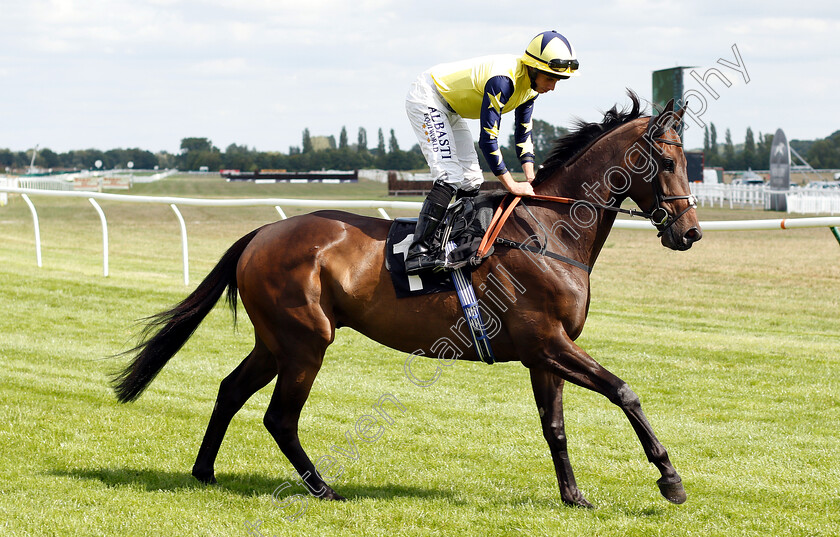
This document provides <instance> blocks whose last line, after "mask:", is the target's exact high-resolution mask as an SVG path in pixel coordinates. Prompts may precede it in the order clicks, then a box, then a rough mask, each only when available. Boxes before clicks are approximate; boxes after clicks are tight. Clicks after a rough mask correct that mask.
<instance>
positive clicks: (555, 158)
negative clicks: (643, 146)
mask: <svg viewBox="0 0 840 537" xmlns="http://www.w3.org/2000/svg"><path fill="white" fill-rule="evenodd" d="M627 95H628V96H629V97H630V100H631V101H632V103H633V105H632V108H631V109H630V110H626V109H621V110H619V109H618V105H617V104H616V105H615V106H613V107H612V108H610V109H609V110H607V112H606V113H605V114H604V119H603V120H602V121H601V122H600V123H587V122H585V121H583V120H582V119H577V120H576V121H575V128H574V129H573V130H572V131H571V132H569V134H566V135H565V136H562V137H560V138H558V139H557V140H556V141H555V142H554V147H553V148H552V150H551V152H550V153H549V154H548V157H546V159H545V162H543V165H542V167H541V168H540V169H539V171H538V172H537V178H536V180H534V183H533V184H534V185H538V184H539V183H541V182H543V181H545V180H546V179H547V178H549V177H551V175H552V174H553V173H554V172H555V171H556V170H557V169H558V168H560V167H562V166H565V165H566V164H568V163H569V162H570V161H571V160H572V159H574V157H575V156H576V155H577V154H578V153H580V151H581V150H583V149H584V148H586V147H587V146H589V144H591V143H592V142H593V141H595V140H596V139H598V138H600V137H601V136H603V135H605V134H607V133H608V132H610V131H612V130H614V129H616V128H617V127H620V126H621V125H624V124H625V123H629V122H630V121H633V120H634V119H638V118H640V117H642V112H643V110H642V107H641V103H640V101H639V96H638V95H636V93H635V92H634V91H633V90H631V89H628V90H627Z"/></svg>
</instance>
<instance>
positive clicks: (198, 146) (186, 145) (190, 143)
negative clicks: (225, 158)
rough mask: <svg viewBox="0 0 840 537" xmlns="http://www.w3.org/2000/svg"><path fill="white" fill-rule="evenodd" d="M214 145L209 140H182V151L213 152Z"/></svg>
mask: <svg viewBox="0 0 840 537" xmlns="http://www.w3.org/2000/svg"><path fill="white" fill-rule="evenodd" d="M212 150H213V143H212V142H211V141H210V140H209V139H208V138H181V151H182V152H184V153H187V152H189V151H212Z"/></svg>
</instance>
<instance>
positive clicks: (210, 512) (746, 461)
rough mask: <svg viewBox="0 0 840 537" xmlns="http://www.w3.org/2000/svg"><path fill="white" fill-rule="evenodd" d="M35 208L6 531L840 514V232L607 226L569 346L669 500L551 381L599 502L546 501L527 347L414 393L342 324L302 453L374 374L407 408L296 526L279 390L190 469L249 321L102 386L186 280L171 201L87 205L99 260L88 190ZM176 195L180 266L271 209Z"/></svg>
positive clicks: (582, 528) (400, 529)
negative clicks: (209, 481)
mask: <svg viewBox="0 0 840 537" xmlns="http://www.w3.org/2000/svg"><path fill="white" fill-rule="evenodd" d="M134 193H138V194H140V193H142V194H149V195H184V196H198V195H204V196H210V197H220V196H229V195H230V196H242V197H252V196H272V197H345V198H380V199H385V193H384V186H382V185H376V184H372V183H360V184H357V185H329V186H327V185H323V186H318V187H314V186H312V185H227V184H225V183H223V182H221V181H218V180H211V179H206V178H202V179H198V178H172V179H169V180H166V181H162V182H159V183H154V184H151V185H138V187H137V188H136V189H135V190H134ZM33 201H34V202H35V204H36V206H37V207H38V208H39V214H40V216H41V228H42V235H43V242H44V244H43V249H44V267H43V268H42V269H38V268H37V267H36V266H35V254H34V239H33V230H32V223H31V219H30V216H29V212H28V209H27V208H26V206H25V204H24V203H23V202H22V201H21V200H20V199H19V198H13V199H12V200H11V203H10V205H9V206H7V207H0V260H2V263H0V304H2V310H0V334H2V343H0V401H2V404H0V453H2V457H0V534H2V535H121V536H124V535H207V536H222V535H247V531H246V526H245V523H246V522H255V521H257V520H261V521H263V524H262V527H261V530H262V532H263V534H265V535H274V534H276V535H290V536H291V535H302V534H312V535H365V536H368V535H383V536H384V535H389V536H390V535H417V536H420V535H602V536H614V535H628V536H629V535H633V536H635V535H668V536H672V535H703V536H705V535H721V536H724V535H725V536H730V535H755V536H764V535H802V536H805V535H826V536H828V535H836V534H837V531H838V527H840V515H838V514H837V513H838V512H839V511H840V485H838V483H840V467H838V464H837V460H838V457H840V438H838V434H837V424H838V422H840V374H838V368H840V364H839V363H838V362H840V359H838V357H840V329H838V326H837V314H836V312H837V311H838V307H840V298H838V297H840V271H838V270H837V266H838V261H840V247H838V245H837V243H836V242H835V240H834V238H833V237H832V235H831V233H830V232H829V231H828V230H825V229H815V230H795V231H786V232H769V231H768V232H708V233H707V234H706V237H705V238H704V240H703V241H702V242H700V243H698V244H697V245H696V246H695V247H694V248H693V249H692V250H690V251H689V252H683V253H677V252H671V251H668V250H665V249H663V248H662V247H661V246H659V244H658V241H657V239H656V238H655V236H654V233H644V232H637V231H623V230H615V231H614V232H613V234H612V235H611V237H610V239H609V241H608V243H607V245H606V247H605V249H604V251H603V253H602V255H601V258H600V259H599V261H598V264H597V265H596V268H595V271H594V273H593V300H592V308H591V314H590V318H589V321H588V322H587V325H586V329H585V330H584V333H583V336H582V337H581V339H580V343H581V345H582V346H583V347H584V348H585V349H587V350H588V351H589V352H590V353H591V354H592V355H593V356H595V357H596V359H598V360H599V361H600V362H601V363H602V364H603V365H605V366H606V367H607V368H609V369H610V370H612V371H613V372H614V373H616V374H617V375H619V376H620V377H622V378H623V379H625V380H626V381H627V382H628V383H629V384H630V385H631V386H632V387H633V388H634V390H635V391H636V392H637V393H638V394H639V395H640V396H641V398H642V403H643V405H644V408H645V410H646V412H647V414H648V417H649V418H650V420H651V422H652V424H653V426H654V429H655V430H656V432H657V435H658V436H659V438H660V439H661V440H662V441H663V443H664V444H665V446H666V447H667V448H668V449H669V452H670V454H671V458H672V460H673V462H674V464H675V466H676V467H677V469H678V471H680V473H681V474H682V477H683V480H684V482H685V486H686V489H687V492H688V494H689V499H688V502H687V503H686V504H684V505H682V506H674V505H670V504H668V503H667V502H666V501H665V500H664V499H662V498H661V497H660V496H659V493H658V491H657V488H656V485H655V483H654V481H655V480H656V478H657V477H658V475H657V472H656V470H655V469H654V468H653V467H652V466H651V465H649V464H648V463H647V462H646V460H645V458H644V454H643V453H642V450H641V447H640V445H639V443H638V441H637V439H636V437H635V435H634V434H633V431H632V428H631V427H630V425H629V423H628V422H627V420H626V418H625V417H624V415H623V414H622V413H621V412H620V411H619V410H618V409H617V408H615V407H613V406H612V405H611V404H610V403H609V402H607V401H606V400H605V399H604V398H602V397H600V396H597V395H595V394H593V393H590V392H587V391H585V390H583V389H580V388H577V387H574V386H569V387H568V388H567V391H566V417H567V422H568V423H567V432H568V435H569V447H570V456H571V458H572V462H573V464H574V465H575V469H576V472H577V478H578V483H579V485H580V487H581V489H582V490H583V491H584V493H585V494H586V496H587V498H588V499H589V500H590V501H591V502H593V503H594V504H595V505H596V506H597V509H595V510H591V511H586V510H580V509H570V508H567V507H564V506H563V505H562V503H561V502H560V498H559V493H558V491H557V486H556V481H555V477H554V471H553V468H552V464H551V459H550V457H549V453H548V449H547V446H546V444H545V441H544V440H543V438H542V434H541V431H540V426H539V419H538V416H537V412H536V409H535V405H534V403H533V396H532V394H531V393H530V384H529V381H528V375H527V372H526V371H525V370H524V368H522V367H521V365H519V364H501V365H495V366H486V365H483V364H471V363H455V364H454V365H452V366H451V367H449V368H445V369H444V371H443V374H442V376H441V378H440V380H439V381H438V382H437V383H435V384H434V385H433V386H431V387H429V388H426V389H422V388H418V387H417V386H415V385H413V384H411V383H410V382H408V381H407V380H406V378H405V376H404V374H403V367H402V366H403V362H404V360H405V355H403V354H401V353H397V352H395V351H392V350H390V349H386V348H384V347H381V346H379V345H377V344H375V343H373V342H371V341H370V340H368V339H366V338H364V337H363V336H361V335H359V334H357V333H355V332H352V331H350V330H347V329H342V330H340V331H339V332H338V336H337V339H336V342H335V344H334V345H333V346H332V347H330V350H329V352H328V356H327V359H326V361H325V365H324V367H323V369H322V371H321V373H320V375H319V377H318V380H317V381H316V383H315V387H314V390H313V393H312V396H311V397H310V399H309V402H308V404H307V407H306V408H305V409H304V414H303V418H302V420H301V437H302V441H303V444H304V447H305V448H306V449H307V450H308V452H309V454H310V455H311V456H312V457H313V459H316V458H318V457H320V456H322V455H326V454H329V453H333V452H332V451H331V447H332V446H342V445H345V444H346V440H345V437H344V435H345V432H347V431H350V430H352V428H353V426H354V424H355V422H356V420H357V419H358V418H359V417H361V416H362V415H364V414H368V413H370V412H371V405H372V404H373V403H374V402H376V401H377V399H378V398H379V397H380V396H381V395H383V394H385V393H391V394H393V395H395V396H396V397H397V398H398V399H399V400H400V401H401V402H402V403H403V404H404V405H405V407H406V412H405V413H402V414H396V415H395V423H394V424H393V425H392V426H388V427H387V428H386V429H385V431H384V434H383V435H382V437H381V438H380V439H379V440H377V441H376V442H373V443H369V444H363V443H361V442H358V440H357V445H358V449H359V460H358V461H357V462H355V463H353V464H346V465H345V468H344V472H343V474H342V475H341V477H340V478H339V479H338V480H337V481H336V482H335V483H334V488H335V489H336V490H337V491H338V492H339V493H341V494H343V495H345V496H347V497H348V498H349V499H350V501H349V502H347V503H341V504H339V503H333V502H329V503H327V502H317V501H314V500H313V501H310V502H309V504H308V509H307V511H306V513H304V514H303V516H301V517H300V518H299V519H297V520H295V521H288V520H285V519H284V517H283V515H285V514H289V511H288V510H281V509H279V508H277V507H276V506H275V505H274V504H273V503H272V500H271V495H272V492H273V491H274V490H275V488H276V487H278V486H280V485H282V484H283V483H284V482H286V481H290V482H291V481H293V480H292V468H291V465H290V464H289V463H288V461H287V460H286V459H285V458H284V457H283V456H282V455H281V454H280V452H279V449H278V448H277V446H276V445H275V444H274V443H273V441H272V439H271V437H270V436H269V434H268V433H267V432H266V430H265V429H264V427H263V426H262V415H263V412H264V410H265V408H266V406H267V404H268V400H269V398H270V394H271V386H269V387H267V388H265V389H264V390H262V391H260V392H259V393H257V394H256V395H255V396H254V397H253V398H252V399H251V400H250V401H249V402H248V403H247V404H246V406H245V408H243V410H242V411H241V412H240V413H239V414H238V415H237V417H236V418H235V419H234V421H233V423H232V424H231V427H230V430H229V432H228V435H227V437H226V439H225V442H224V444H223V445H222V449H221V453H220V455H219V459H218V461H217V467H216V471H217V477H218V478H219V485H218V486H214V487H208V486H203V485H201V484H199V483H197V482H196V481H195V480H193V478H192V477H191V476H190V475H189V472H190V468H191V466H192V463H193V461H194V457H195V454H196V451H197V449H198V445H199V443H200V441H201V437H202V435H203V433H204V428H205V426H206V424H207V420H208V418H209V415H210V412H211V410H212V407H213V402H214V399H215V395H216V391H217V389H218V384H219V382H220V381H221V379H222V378H224V376H225V375H227V374H228V372H230V370H232V369H233V368H234V367H235V366H236V365H237V364H238V363H239V361H240V360H241V359H242V357H244V356H245V354H247V352H248V351H249V350H250V343H251V341H252V339H251V328H250V325H249V324H248V322H247V317H245V316H240V321H241V322H240V325H239V328H238V329H237V331H236V332H234V331H233V329H232V326H231V322H230V315H229V313H228V312H227V311H226V310H225V309H223V308H222V307H221V306H219V307H217V308H216V309H215V310H214V311H213V312H212V313H211V315H210V316H209V317H208V319H207V320H206V321H205V323H204V324H203V325H202V326H201V327H200V328H199V330H198V331H197V332H196V334H195V336H194V337H193V339H192V340H191V341H190V342H189V343H188V344H187V345H186V347H185V348H184V349H183V350H182V351H181V353H179V354H178V355H177V356H176V357H175V358H174V359H173V360H172V361H171V362H170V364H169V365H168V366H167V367H166V368H165V369H164V370H163V372H162V373H161V375H160V376H159V377H158V379H157V380H156V381H155V382H154V383H153V384H152V385H151V387H150V388H149V390H148V392H147V393H146V394H144V396H143V397H142V398H141V399H140V400H139V401H137V402H136V403H134V404H131V405H119V404H117V403H116V401H115V399H114V397H113V394H112V393H111V392H110V390H109V388H108V382H107V376H108V373H109V372H110V371H112V370H114V369H115V368H116V367H118V366H119V365H120V364H121V363H122V360H119V359H109V358H107V356H109V355H111V354H113V353H115V352H118V351H121V350H124V349H126V348H128V346H130V344H131V343H132V342H133V335H134V333H135V331H136V327H135V326H133V322H134V320H135V319H137V318H139V317H142V316H145V315H149V314H151V313H154V312H157V311H159V310H161V309H163V308H164V307H166V306H169V305H171V304H173V303H175V302H177V301H179V300H180V299H181V298H183V296H185V294H186V292H187V290H188V289H187V288H185V287H184V286H183V284H182V281H181V272H180V271H181V263H180V244H179V237H178V228H177V222H176V220H175V217H174V215H173V214H172V213H171V211H170V209H169V208H168V207H151V206H145V205H133V204H119V203H114V202H103V203H102V206H103V208H104V210H105V212H106V214H107V215H108V218H109V223H110V232H111V233H110V234H111V248H110V264H111V276H110V277H108V278H103V277H102V275H101V272H102V266H101V262H102V258H101V255H102V253H101V248H102V246H101V237H100V229H99V220H98V217H97V216H96V214H95V213H94V212H93V210H92V208H91V207H90V206H89V204H88V203H87V202H86V201H84V200H69V201H68V200H63V201H61V200H58V199H54V198H46V197H38V196H33ZM181 210H182V212H183V213H184V217H185V218H186V220H187V226H188V228H189V230H190V262H191V265H190V267H191V274H190V276H191V280H192V281H193V282H196V281H198V280H199V279H200V278H201V277H203V276H204V274H205V273H206V272H207V271H208V270H209V269H210V268H211V267H212V266H213V265H214V263H215V262H216V260H217V259H218V257H219V256H220V255H221V253H222V252H223V251H224V249H225V248H227V247H228V246H229V245H230V243H232V242H233V241H234V240H235V239H236V238H238V237H239V236H241V235H242V234H244V233H245V232H246V231H248V230H250V229H252V228H254V227H256V226H258V225H261V224H262V223H265V222H267V221H270V220H272V219H274V218H276V214H274V213H273V209H272V208H270V207H266V208H244V209H206V208H196V207H182V208H181ZM287 212H290V211H287ZM370 214H373V212H371V213H370ZM771 217H773V215H772V214H768V213H763V212H758V211H749V210H740V211H728V210H727V211H723V210H717V209H704V210H702V211H701V219H731V218H771ZM243 317H245V318H244V319H243ZM423 364H425V365H423V367H428V368H431V367H433V365H434V363H433V362H430V361H429V362H423ZM422 372H423V370H422V369H421V370H420V372H419V373H422ZM419 373H418V374H419ZM356 438H358V437H356ZM290 491H292V492H297V493H300V492H302V489H301V488H300V487H299V486H297V485H294V486H293V488H292V489H290ZM286 494H288V493H286ZM286 497H288V496H286Z"/></svg>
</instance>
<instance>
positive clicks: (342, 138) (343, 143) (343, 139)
mask: <svg viewBox="0 0 840 537" xmlns="http://www.w3.org/2000/svg"><path fill="white" fill-rule="evenodd" d="M338 148H339V149H347V128H346V127H341V134H339V135H338Z"/></svg>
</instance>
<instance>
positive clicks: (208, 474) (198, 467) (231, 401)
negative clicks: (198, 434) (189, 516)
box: [192, 339, 277, 483]
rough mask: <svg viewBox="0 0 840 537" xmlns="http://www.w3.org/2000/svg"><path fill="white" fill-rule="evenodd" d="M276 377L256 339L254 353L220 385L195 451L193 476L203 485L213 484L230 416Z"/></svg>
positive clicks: (273, 364)
mask: <svg viewBox="0 0 840 537" xmlns="http://www.w3.org/2000/svg"><path fill="white" fill-rule="evenodd" d="M276 375H277V362H276V360H275V359H274V356H273V355H272V354H271V353H270V352H269V351H268V350H267V349H266V348H265V345H263V343H262V342H261V341H260V340H259V339H257V341H256V344H255V345H254V350H252V351H251V353H250V354H249V355H248V356H247V357H246V358H245V359H244V360H242V363H240V364H239V366H237V368H236V369H234V370H233V372H231V374H230V375H228V376H227V377H225V379H224V380H223V381H222V383H221V384H220V385H219V395H218V396H217V397H216V405H215V406H214V407H213V414H212V416H211V417H210V422H209V423H208V424H207V432H205V433H204V440H202V442H201V448H199V450H198V456H197V457H196V459H195V465H193V469H192V474H193V475H194V476H195V477H196V478H197V479H198V480H199V481H202V482H203V483H215V482H216V476H215V474H214V471H213V465H214V463H215V461H216V455H218V453H219V448H220V447H221V445H222V440H223V439H224V437H225V432H226V431H227V428H228V425H230V420H232V419H233V416H234V415H235V414H236V413H237V412H239V409H241V408H242V406H243V405H244V404H245V402H246V401H247V400H248V399H250V397H251V396H252V395H254V394H255V393H256V392H257V391H258V390H259V389H260V388H262V387H263V386H265V385H266V384H268V383H269V382H271V379H273V378H274V377H275V376H276Z"/></svg>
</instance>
